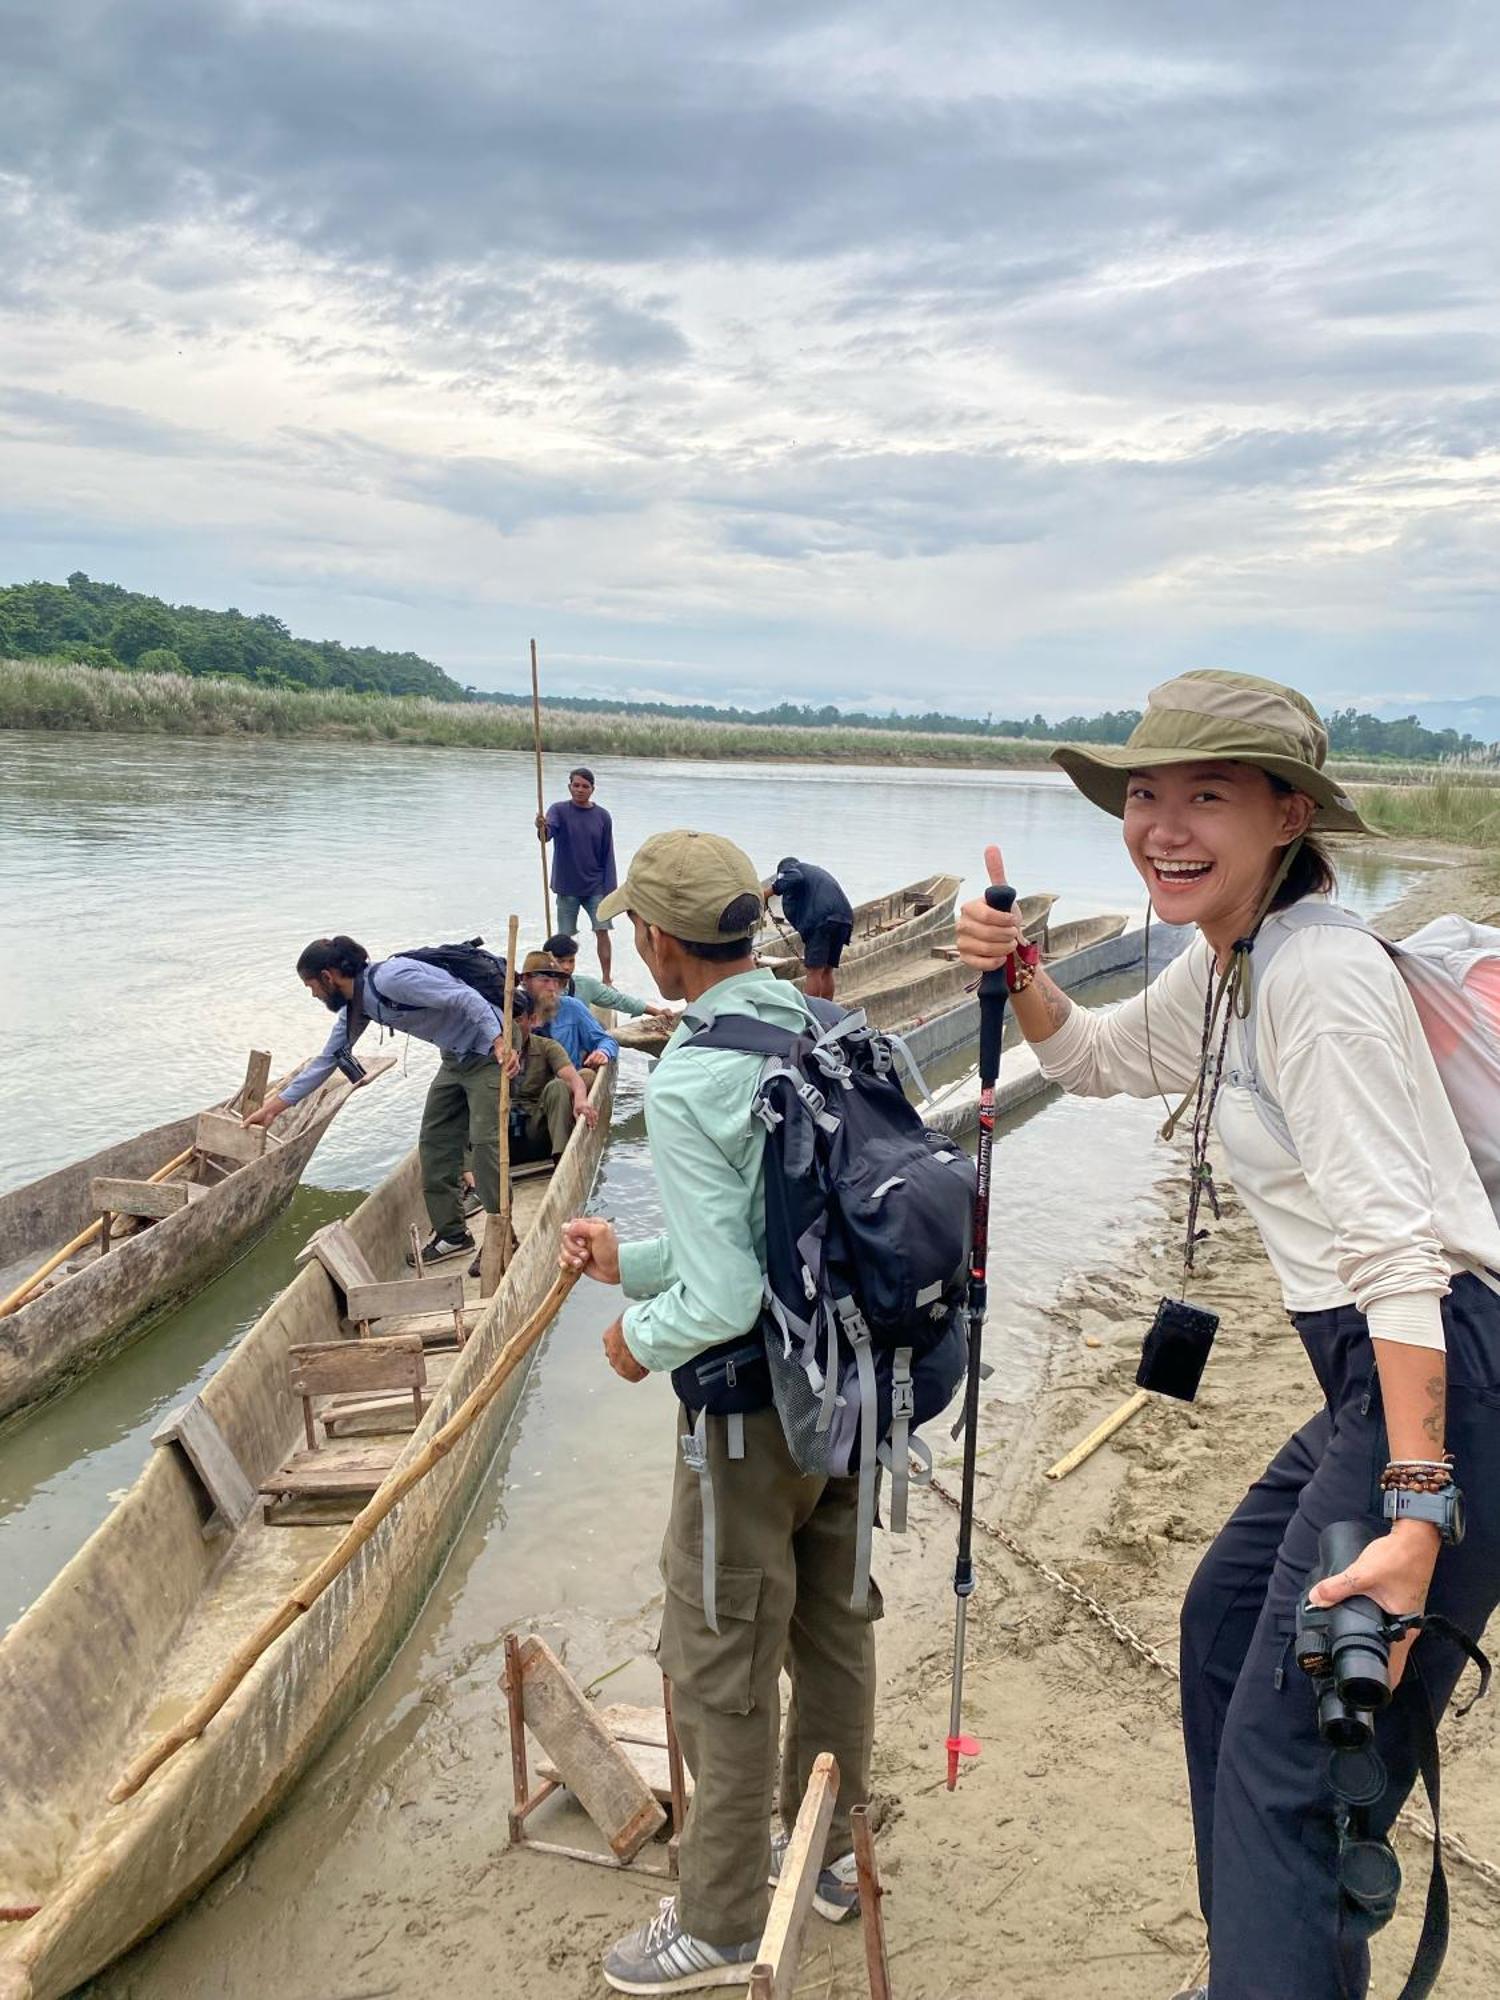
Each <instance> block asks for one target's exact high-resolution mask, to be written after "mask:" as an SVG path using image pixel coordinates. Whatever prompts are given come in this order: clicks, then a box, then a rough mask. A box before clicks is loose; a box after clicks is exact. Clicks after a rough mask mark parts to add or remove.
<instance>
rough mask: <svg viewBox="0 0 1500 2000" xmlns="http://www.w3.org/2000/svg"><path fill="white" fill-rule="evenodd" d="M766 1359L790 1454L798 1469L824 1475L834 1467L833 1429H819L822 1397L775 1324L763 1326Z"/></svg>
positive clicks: (772, 1390) (794, 1349) (772, 1393)
mask: <svg viewBox="0 0 1500 2000" xmlns="http://www.w3.org/2000/svg"><path fill="white" fill-rule="evenodd" d="M766 1360H767V1362H768V1363H769V1364H770V1370H771V1395H772V1397H773V1399H774V1400H775V1404H776V1414H777V1415H778V1416H779V1417H780V1418H781V1428H782V1430H783V1432H784V1433H785V1434H786V1444H787V1450H788V1451H789V1452H790V1453H791V1454H792V1459H793V1462H794V1463H795V1465H796V1467H797V1470H798V1471H799V1472H807V1473H813V1474H816V1475H818V1476H819V1477H822V1478H826V1477H827V1476H828V1475H829V1474H830V1473H831V1472H832V1471H833V1470H834V1468H833V1466H832V1465H831V1464H830V1463H829V1443H830V1439H831V1437H832V1433H831V1432H829V1431H821V1432H820V1431H819V1429H818V1413H819V1411H820V1409H821V1408H822V1398H821V1397H820V1396H818V1395H817V1394H816V1393H815V1391H814V1389H813V1386H812V1384H811V1382H809V1381H808V1379H807V1371H806V1369H805V1368H804V1367H803V1366H802V1363H801V1361H800V1360H799V1359H798V1353H797V1348H796V1346H795V1344H794V1345H793V1348H792V1352H791V1353H790V1354H788V1353H787V1352H786V1343H785V1342H784V1341H783V1339H782V1337H781V1334H780V1332H779V1330H778V1329H777V1328H776V1327H774V1326H768V1327H767V1329H766Z"/></svg>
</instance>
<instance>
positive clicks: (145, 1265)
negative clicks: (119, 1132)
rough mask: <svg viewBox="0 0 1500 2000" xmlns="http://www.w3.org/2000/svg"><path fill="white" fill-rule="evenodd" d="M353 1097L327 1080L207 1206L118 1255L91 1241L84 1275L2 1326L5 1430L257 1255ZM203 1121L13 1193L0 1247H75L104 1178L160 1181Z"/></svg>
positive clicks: (141, 1236)
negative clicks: (298, 1120)
mask: <svg viewBox="0 0 1500 2000" xmlns="http://www.w3.org/2000/svg"><path fill="white" fill-rule="evenodd" d="M349 1095H350V1086H349V1085H348V1084H347V1083H346V1082H344V1080H343V1079H342V1078H339V1079H338V1081H337V1082H335V1083H331V1084H325V1085H324V1086H323V1089H322V1091H321V1092H320V1093H319V1095H318V1099H317V1101H316V1103H315V1104H313V1106H312V1107H311V1113H310V1115H309V1116H308V1117H307V1118H306V1119H305V1120H304V1121H303V1123H302V1125H301V1127H300V1129H298V1130H297V1131H295V1132H294V1133H292V1134H291V1135H290V1136H289V1137H288V1138H287V1139H286V1140H285V1142H284V1143H283V1144H281V1145H279V1146H275V1147H268V1148H267V1150H266V1153H265V1154H264V1156H263V1157H262V1158H261V1159H259V1160H252V1161H250V1162H248V1163H247V1164H246V1165H244V1166H242V1167H240V1168H239V1169H238V1170H237V1171H236V1172H234V1173H232V1174H230V1175H229V1176H228V1177H227V1178H226V1179H225V1180H224V1181H222V1182H220V1183H219V1185H218V1186H216V1187H213V1188H211V1189H210V1190H209V1192H208V1193H207V1194H206V1195H205V1196H204V1198H203V1199H202V1200H201V1201H195V1202H191V1203H189V1205H188V1206H187V1207H186V1208H182V1209H179V1210H178V1211H177V1213H176V1214H175V1215H169V1216H166V1217H164V1218H163V1219H162V1220H161V1221H160V1222H156V1223H153V1224H152V1226H151V1227H150V1228H149V1229H143V1230H141V1231H139V1232H138V1233H137V1234H136V1235H133V1236H127V1237H125V1238H124V1239H123V1240H122V1241H120V1242H118V1243H115V1244H114V1245H112V1247H111V1248H110V1250H109V1252H108V1254H107V1255H103V1256H101V1255H100V1254H99V1252H98V1246H97V1244H93V1245H90V1246H89V1247H88V1248H87V1249H86V1250H84V1251H82V1252H80V1253H79V1254H80V1256H81V1257H82V1258H84V1259H86V1262H85V1263H84V1265H83V1268H82V1269H81V1270H79V1271H77V1272H75V1274H74V1275H73V1276H71V1277H69V1278H67V1279H66V1280H65V1281H64V1282H62V1283H59V1284H55V1285H53V1286H52V1287H51V1288H50V1289H49V1290H47V1291H44V1292H41V1293H39V1294H38V1295H37V1297H35V1298H33V1299H31V1300H29V1301H28V1302H27V1303H26V1304H25V1305H23V1306H21V1307H19V1308H18V1309H17V1310H16V1311H15V1312H13V1313H8V1314H7V1315H6V1316H5V1317H4V1318H3V1319H0V1422H3V1421H4V1420H5V1419H6V1418H8V1417H13V1416H15V1415H16V1414H17V1413H18V1412H19V1411H22V1410H24V1409H26V1408H27V1407H28V1406H30V1405H31V1404H34V1403H39V1402H42V1401H44V1400H46V1399H48V1398H50V1397H53V1396H57V1395H61V1394H62V1393H64V1392H65V1391H66V1390H67V1389H69V1388H71V1387H72V1386H73V1384H74V1383H75V1382H77V1381H78V1380H79V1378H80V1377H82V1376H83V1375H85V1374H87V1373H88V1372H89V1370H90V1369H92V1368H96V1367H97V1366H98V1365H99V1364H100V1362H102V1361H105V1360H107V1359H108V1357H109V1356H110V1355H111V1354H113V1353H115V1352H117V1351H118V1350H119V1349H120V1348H122V1347H125V1346H128V1345H129V1344H130V1343H131V1342H132V1341H133V1340H137V1339H139V1338H140V1336H141V1335H142V1334H143V1333H144V1332H145V1331H146V1330H147V1329H148V1327H150V1326H151V1325H152V1324H153V1322H154V1321H156V1320H157V1319H158V1318H160V1316H161V1315H162V1314H163V1313H165V1312H167V1311H169V1310H170V1309H171V1308H172V1307H173V1306H177V1305H181V1304H182V1303H183V1302H184V1301H185V1300H187V1299H190V1298H192V1297H193V1295H194V1294H195V1293H196V1292H200V1291H201V1290H202V1289H203V1287H204V1286H205V1285H207V1284H209V1283H210V1282H211V1281H212V1280H213V1279H214V1278H216V1277H217V1276H218V1275H219V1273H220V1272H221V1271H222V1270H224V1268H225V1267H226V1265H228V1264H230V1263H232V1262H233V1261H234V1259H235V1258H236V1257H237V1256H239V1255H240V1254H242V1253H243V1251H245V1250H246V1249H248V1248H249V1246H250V1244H251V1243H252V1242H254V1240H255V1239H256V1237H258V1236H260V1235H261V1234H262V1233H263V1232H264V1231H265V1230H266V1229H268V1228H269V1227H270V1225H271V1224H272V1222H274V1221H275V1219H276V1217H277V1216H278V1215H279V1214H280V1213H281V1211H282V1209H283V1208H285V1206H286V1204H287V1203H288V1202H289V1201H290V1200H291V1198H292V1196H293V1194H294V1193H295V1192H296V1189H297V1186H298V1183H299V1182H300V1181H301V1179H302V1176H303V1174H304V1172H305V1171H306V1169H307V1164H308V1162H309V1160H311V1158H312V1156H313V1153H314V1151H315V1150H316V1148H317V1145H318V1142H319V1140H320V1139H321V1138H322V1137H323V1134H324V1133H325V1132H326V1131H327V1130H328V1127H329V1125H330V1124H331V1123H332V1122H333V1119H334V1118H335V1116H336V1115H337V1113H338V1112H339V1110H340V1109H341V1108H342V1106H343V1105H344V1103H345V1102H346V1101H347V1099H348V1097H349ZM195 1124H196V1120H195V1119H192V1118H187V1119H182V1120H179V1121H178V1122H177V1123H175V1124H171V1125H162V1126H159V1127H158V1128H157V1129H156V1130H155V1131H154V1132H148V1133H144V1134H142V1135H141V1137H140V1138H138V1139H134V1140H131V1141H129V1142H128V1143H127V1144H126V1145H124V1146H115V1147H111V1148H109V1149H108V1150H107V1151H105V1152H103V1153H98V1154H95V1155H94V1157H93V1158H92V1159H89V1160H83V1161H79V1162H77V1163H75V1164H74V1165H73V1166H70V1167H64V1168H62V1169H61V1170H60V1171H59V1172H58V1173H56V1174H51V1175H48V1176H47V1178H46V1179H45V1180H44V1181H39V1182H36V1183H34V1184H33V1185H32V1186H31V1187H28V1188H22V1189H19V1190H17V1192H16V1193H15V1194H14V1195H8V1196H6V1197H5V1200H4V1204H3V1206H4V1208H5V1209H6V1211H7V1214H6V1216H5V1217H4V1219H3V1221H0V1244H3V1245H4V1246H5V1248H6V1249H15V1248H16V1247H17V1246H19V1245H20V1244H24V1243H26V1242H28V1241H29V1242H30V1243H32V1244H36V1243H37V1242H39V1241H40V1242H42V1243H44V1244H45V1243H46V1242H47V1241H49V1240H50V1241H52V1242H57V1241H58V1240H59V1239H63V1240H65V1239H66V1238H67V1236H68V1235H70V1234H72V1233H76V1231H77V1230H78V1229H80V1228H82V1227H83V1226H84V1225H85V1224H86V1223H88V1222H89V1221H90V1220H92V1217H91V1216H90V1214H89V1209H88V1184H89V1181H90V1179H91V1178H92V1177H93V1176H94V1175H95V1174H101V1175H103V1174H119V1175H126V1176H135V1175H137V1174H149V1173H150V1172H151V1171H152V1170H153V1169H155V1168H157V1167H160V1166H161V1165H162V1163H163V1162H164V1161H165V1160H168V1159H171V1158H172V1157H173V1156H174V1155H175V1154H176V1153H179V1152H181V1151H182V1150H183V1149H184V1148H185V1147H187V1146H190V1145H191V1144H192V1141H193V1132H194V1128H195ZM37 1255H38V1260H40V1258H41V1257H42V1256H44V1255H45V1251H41V1252H38V1253H37Z"/></svg>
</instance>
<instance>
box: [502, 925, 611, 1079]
mask: <svg viewBox="0 0 1500 2000" xmlns="http://www.w3.org/2000/svg"><path fill="white" fill-rule="evenodd" d="M521 977H522V978H523V979H524V980H525V981H526V989H527V991H528V992H529V993H530V995H531V1007H532V1022H531V1025H532V1030H533V1032H534V1033H535V1034H538V1035H550V1036H551V1037H552V1039H553V1041H555V1042H561V1044H562V1046H563V1048H564V1049H565V1050H566V1051H567V1055H568V1060H569V1062H571V1063H573V1064H574V1065H575V1067H577V1068H578V1069H603V1067H604V1065H605V1064H606V1063H612V1062H614V1061H616V1060H617V1058H618V1057H619V1053H620V1044H619V1043H618V1042H617V1041H616V1040H615V1038H614V1036H613V1035H611V1034H608V1033H606V1031H605V1030H604V1029H603V1028H601V1027H600V1025H599V1023H598V1022H597V1021H596V1020H595V1019H594V1016H593V1014H592V1013H591V1012H590V1011H589V1009H588V1008H587V1007H585V1006H584V1004H583V1002H582V1001H581V1000H576V999H574V998H573V996H572V995H571V994H570V993H569V992H568V975H567V973H566V972H564V970H563V968H562V967H561V966H560V965H559V964H558V962H557V960H556V959H555V958H553V957H552V956H551V955H550V953H548V952H545V951H532V952H528V953H527V955H526V962H525V964H524V965H523V966H522V967H521Z"/></svg>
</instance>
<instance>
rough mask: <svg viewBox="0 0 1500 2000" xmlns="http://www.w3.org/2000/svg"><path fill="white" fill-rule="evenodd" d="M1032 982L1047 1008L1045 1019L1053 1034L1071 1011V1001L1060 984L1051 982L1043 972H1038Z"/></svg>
mask: <svg viewBox="0 0 1500 2000" xmlns="http://www.w3.org/2000/svg"><path fill="white" fill-rule="evenodd" d="M1034 983H1035V985H1036V990H1037V992H1038V994H1039V995H1040V996H1041V1000H1042V1004H1043V1006H1044V1007H1045V1008H1046V1009H1047V1019H1048V1020H1049V1021H1050V1022H1051V1024H1052V1032H1053V1034H1054V1035H1055V1034H1056V1033H1057V1031H1058V1029H1059V1028H1060V1027H1061V1026H1062V1025H1063V1023H1064V1021H1066V1020H1067V1018H1068V1016H1069V1015H1070V1014H1071V1013H1072V1011H1073V1003H1072V1001H1071V1000H1070V999H1069V998H1068V996H1067V994H1066V993H1064V992H1063V990H1062V988H1061V987H1060V986H1056V985H1054V984H1053V982H1052V981H1051V980H1050V979H1049V978H1048V977H1047V975H1046V973H1045V972H1038V974H1037V976H1036V980H1035V982H1034Z"/></svg>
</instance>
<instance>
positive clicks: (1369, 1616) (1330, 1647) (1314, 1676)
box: [1297, 1521, 1404, 1750]
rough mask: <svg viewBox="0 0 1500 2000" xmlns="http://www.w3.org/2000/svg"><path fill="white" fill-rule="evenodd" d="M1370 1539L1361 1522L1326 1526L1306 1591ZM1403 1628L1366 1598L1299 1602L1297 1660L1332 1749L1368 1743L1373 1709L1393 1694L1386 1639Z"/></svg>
mask: <svg viewBox="0 0 1500 2000" xmlns="http://www.w3.org/2000/svg"><path fill="white" fill-rule="evenodd" d="M1372 1539H1373V1537H1372V1536H1371V1534H1370V1532H1369V1529H1368V1528H1367V1527H1365V1526H1364V1525H1363V1524H1362V1523H1361V1522H1359V1521H1335V1522H1333V1523H1332V1525H1331V1526H1329V1527H1327V1528H1325V1529H1324V1530H1323V1532H1322V1534H1321V1535H1320V1536H1319V1537H1318V1565H1317V1568H1316V1569H1315V1570H1314V1571H1313V1573H1312V1575H1311V1576H1310V1577H1309V1578H1308V1579H1307V1588H1308V1590H1309V1592H1310V1591H1311V1590H1312V1588H1313V1586H1314V1585H1315V1584H1319V1583H1322V1582H1323V1581H1324V1580H1325V1578H1327V1577H1330V1576H1338V1575H1339V1574H1340V1573H1341V1572H1342V1571H1344V1570H1346V1569H1349V1568H1350V1567H1351V1566H1352V1565H1353V1564H1354V1563H1356V1562H1358V1560H1359V1558H1360V1556H1361V1555H1362V1554H1363V1553H1364V1551H1365V1549H1366V1548H1367V1547H1368V1546H1369V1544H1370V1542H1371V1540H1372ZM1393 1624H1395V1629H1394V1630H1393V1629H1392V1627H1393ZM1402 1629H1404V1628H1403V1627H1402V1626H1400V1625H1399V1624H1397V1623H1396V1622H1395V1621H1393V1620H1392V1619H1391V1617H1390V1615H1389V1613H1387V1612H1385V1611H1383V1610H1382V1609H1381V1607H1380V1606H1379V1605H1378V1604H1377V1603H1376V1602H1375V1601H1374V1599H1373V1598H1370V1597H1346V1598H1345V1599H1344V1601H1343V1603H1342V1604H1330V1605H1328V1606H1326V1607H1325V1608H1319V1607H1318V1606H1316V1605H1313V1604H1309V1603H1308V1602H1307V1600H1306V1598H1304V1599H1303V1601H1302V1606H1301V1609H1300V1612H1299V1615H1298V1622H1297V1664H1298V1666H1299V1667H1301V1669H1302V1671H1303V1673H1305V1674H1307V1675H1308V1676H1309V1677H1310V1678H1311V1680H1312V1681H1313V1683H1314V1685H1315V1686H1316V1688H1317V1690H1318V1732H1319V1734H1320V1735H1321V1736H1322V1738H1323V1740H1324V1742H1325V1743H1327V1744H1329V1745H1330V1746H1331V1747H1332V1748H1334V1749H1335V1750H1360V1749H1363V1748H1364V1747H1365V1745H1366V1744H1368V1743H1369V1741H1370V1737H1371V1734H1372V1733H1373V1727H1374V1717H1375V1714H1376V1711H1377V1710H1379V1709H1382V1708H1384V1707H1385V1705H1386V1703H1387V1702H1388V1701H1389V1700H1390V1698H1391V1643H1392V1640H1393V1639H1396V1638H1399V1637H1400V1635H1401V1631H1402Z"/></svg>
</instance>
